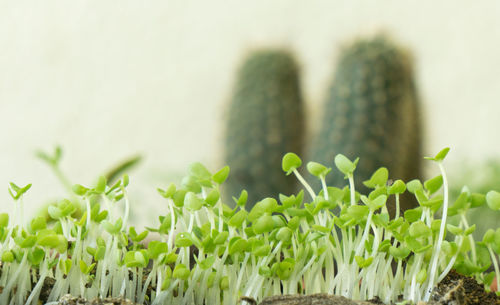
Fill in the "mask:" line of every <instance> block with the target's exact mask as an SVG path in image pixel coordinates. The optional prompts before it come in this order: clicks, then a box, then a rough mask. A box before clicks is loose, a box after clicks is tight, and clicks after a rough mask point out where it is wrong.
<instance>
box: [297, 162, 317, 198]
mask: <svg viewBox="0 0 500 305" xmlns="http://www.w3.org/2000/svg"><path fill="white" fill-rule="evenodd" d="M293 173H294V174H295V177H297V179H298V180H299V181H300V183H302V185H303V186H304V187H305V188H306V190H307V192H308V193H309V196H311V198H312V200H314V199H315V198H316V194H315V193H314V191H313V189H312V187H311V186H310V185H309V183H307V182H306V180H304V178H303V177H302V175H301V174H300V173H299V171H298V170H296V169H294V170H293Z"/></svg>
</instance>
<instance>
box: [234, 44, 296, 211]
mask: <svg viewBox="0 0 500 305" xmlns="http://www.w3.org/2000/svg"><path fill="white" fill-rule="evenodd" d="M298 70H299V69H298V66H297V63H296V61H295V60H294V58H293V56H292V55H291V54H290V53H289V52H287V51H281V50H261V51H257V52H254V53H252V54H250V56H249V57H247V58H246V60H245V61H244V63H243V65H242V66H241V67H240V69H239V71H238V75H237V81H236V86H235V89H234V92H233V97H232V100H231V103H230V107H229V113H228V125H227V128H226V138H225V148H226V156H225V157H226V162H227V164H228V165H229V166H230V167H231V173H230V175H229V178H228V181H227V185H226V189H225V193H226V195H228V196H236V197H237V196H238V195H239V194H240V192H241V190H242V189H243V188H245V189H246V190H247V191H248V196H249V197H248V201H247V205H248V206H252V205H253V204H255V202H256V201H258V200H260V199H262V198H264V197H276V196H277V195H278V194H279V193H283V194H290V193H292V192H294V191H295V187H296V181H295V180H296V179H294V177H287V176H285V175H284V174H283V172H282V170H281V158H282V157H283V155H284V154H285V153H287V152H295V153H298V154H300V153H301V151H302V144H303V133H304V118H303V102H302V95H301V89H300V82H299V76H298V73H299V71H298Z"/></svg>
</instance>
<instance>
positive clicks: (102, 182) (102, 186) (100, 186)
mask: <svg viewBox="0 0 500 305" xmlns="http://www.w3.org/2000/svg"><path fill="white" fill-rule="evenodd" d="M106 185H107V181H106V177H104V176H100V177H99V179H98V180H97V184H96V186H95V188H94V189H93V191H94V192H96V193H97V194H103V193H104V191H105V190H106Z"/></svg>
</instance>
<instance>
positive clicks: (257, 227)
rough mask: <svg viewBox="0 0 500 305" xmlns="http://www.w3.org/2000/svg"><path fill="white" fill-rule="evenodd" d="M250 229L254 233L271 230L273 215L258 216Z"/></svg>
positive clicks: (272, 227)
mask: <svg viewBox="0 0 500 305" xmlns="http://www.w3.org/2000/svg"><path fill="white" fill-rule="evenodd" d="M252 229H253V231H254V232H255V234H263V233H267V232H271V230H272V229H274V220H273V217H272V216H270V215H264V216H262V217H260V218H258V219H257V221H255V222H254V223H253V224H252Z"/></svg>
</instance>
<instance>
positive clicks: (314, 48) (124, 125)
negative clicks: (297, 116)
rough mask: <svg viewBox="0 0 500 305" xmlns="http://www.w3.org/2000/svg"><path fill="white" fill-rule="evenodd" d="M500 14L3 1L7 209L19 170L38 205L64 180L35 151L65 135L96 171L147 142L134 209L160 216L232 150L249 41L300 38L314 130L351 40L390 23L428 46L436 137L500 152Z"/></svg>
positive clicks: (259, 4)
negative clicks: (183, 184)
mask: <svg viewBox="0 0 500 305" xmlns="http://www.w3.org/2000/svg"><path fill="white" fill-rule="evenodd" d="M498 16H500V2H498V1H494V0H490V1H481V4H477V3H473V2H470V1H439V2H435V1H404V2H403V1H395V0H394V1H298V0H297V1H265V0H259V1H232V2H230V3H229V1H222V0H217V1H181V0H179V1H120V2H116V1H110V2H106V1H52V0H47V1H38V2H35V1H10V2H7V1H4V2H1V3H0V46H1V51H0V143H1V149H0V212H3V211H9V210H11V209H12V207H13V206H12V200H11V199H10V197H9V195H8V192H7V186H8V182H9V181H14V182H16V183H18V184H20V185H24V184H27V183H33V187H32V189H31V190H30V191H29V193H28V194H27V196H26V198H25V202H26V206H27V213H28V214H29V215H32V214H33V213H34V212H35V211H36V210H37V209H38V207H39V206H41V205H42V204H43V203H46V202H48V201H49V200H51V199H54V198H58V197H59V196H63V195H64V190H63V188H62V187H61V186H60V184H59V183H58V182H57V180H56V178H55V177H54V175H53V174H52V173H51V172H50V170H49V168H48V167H47V166H46V165H45V164H43V163H42V162H40V161H39V160H38V159H36V158H35V157H34V152H35V151H36V150H38V149H43V150H52V149H53V147H54V145H56V144H59V145H61V146H62V147H63V148H64V157H63V161H62V169H63V170H64V171H65V172H66V174H67V175H68V176H69V178H70V179H71V180H72V182H74V183H77V182H78V183H82V184H84V185H89V184H91V183H93V182H94V181H95V178H96V177H97V176H98V175H99V174H101V173H102V172H103V171H105V170H107V169H109V168H110V167H112V166H113V165H114V164H116V162H118V161H120V160H122V159H123V158H126V157H127V156H130V155H133V154H136V153H141V154H143V155H144V157H145V159H144V161H143V162H142V163H141V164H140V166H139V167H137V168H136V169H135V170H134V171H133V172H132V173H131V186H130V192H131V195H132V198H133V201H134V202H133V206H132V209H133V215H134V221H136V222H140V223H152V221H157V220H156V216H157V215H158V213H160V212H163V211H162V206H161V204H162V202H163V201H162V198H161V197H160V196H159V195H157V193H156V190H155V189H156V187H165V186H167V185H168V183H169V182H171V181H174V182H179V181H180V177H181V176H182V175H183V174H184V172H185V170H186V168H187V166H188V164H189V163H191V162H193V161H202V162H203V163H205V164H206V165H207V167H208V168H209V169H211V170H215V169H217V168H219V167H221V166H222V165H223V162H224V161H223V158H222V142H223V141H222V139H223V133H224V128H225V106H226V105H227V102H228V100H229V97H230V94H231V87H232V84H233V80H234V74H235V71H236V69H237V67H238V64H239V63H240V62H241V60H242V58H243V57H244V55H245V54H246V53H247V52H248V51H250V50H252V49H257V48H263V47H286V48H289V49H291V50H292V51H293V52H294V53H295V55H296V57H297V58H298V60H299V61H300V63H301V66H302V85H303V93H304V98H305V101H306V107H307V112H308V126H309V129H308V133H309V134H313V133H314V131H315V130H316V128H317V127H318V125H317V122H318V118H319V114H320V111H321V105H322V103H323V98H324V97H325V95H326V89H327V87H328V84H329V82H330V80H331V76H332V73H333V71H334V67H335V62H336V58H337V55H338V53H339V50H340V47H341V46H342V45H344V44H346V43H348V42H350V41H352V40H353V39H355V38H356V37H362V36H366V35H371V34H373V33H376V32H378V31H381V30H382V31H385V32H387V33H389V34H390V35H391V36H392V37H393V38H394V39H395V40H396V41H398V42H400V43H401V44H403V45H405V46H407V47H408V48H410V49H411V50H412V51H413V53H414V57H415V59H416V72H417V80H418V85H419V88H420V94H421V97H422V104H423V115H424V123H425V125H424V126H425V127H424V131H425V143H424V144H425V147H424V152H425V153H426V154H434V153H436V152H437V151H439V150H440V149H441V148H443V147H445V146H450V147H452V151H451V152H450V154H449V157H448V159H447V161H446V165H447V167H448V168H450V171H453V170H454V169H456V168H459V167H460V166H461V163H462V162H463V161H464V160H468V162H471V163H475V162H479V161H481V160H482V159H486V158H493V157H500V141H499V140H498V130H500V119H499V118H500V116H499V114H500V77H499V71H500V18H498ZM276 166H280V165H279V164H276ZM428 173H429V174H431V173H433V172H432V169H428ZM452 180H453V178H452ZM151 215H153V216H154V220H153V218H151V217H150V218H149V219H148V217H149V216H151Z"/></svg>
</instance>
